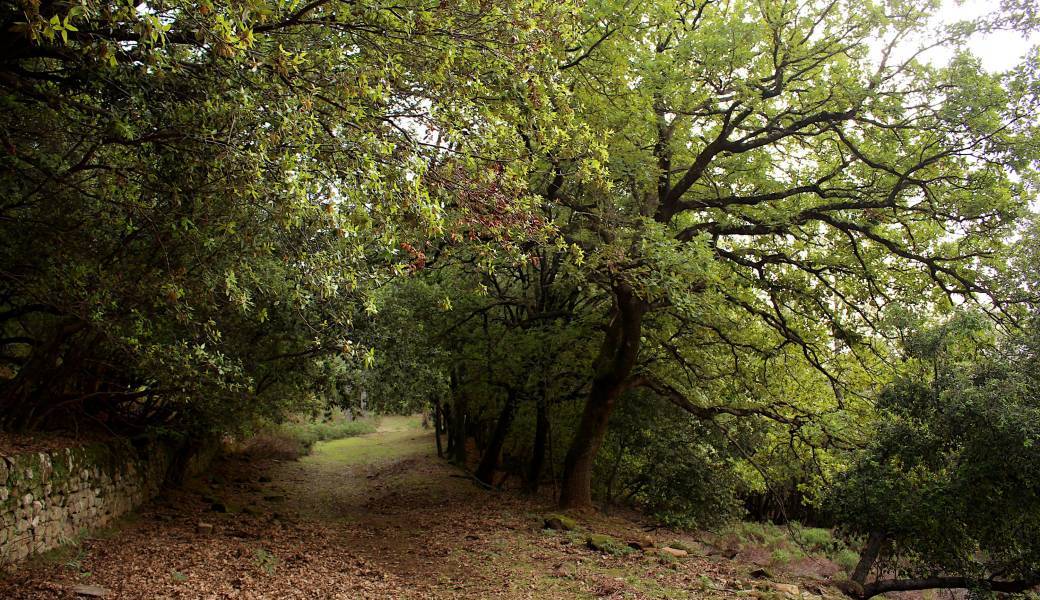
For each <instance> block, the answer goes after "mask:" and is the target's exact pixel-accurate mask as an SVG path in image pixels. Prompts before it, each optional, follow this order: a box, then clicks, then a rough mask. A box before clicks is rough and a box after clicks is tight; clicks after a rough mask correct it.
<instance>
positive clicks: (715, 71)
mask: <svg viewBox="0 0 1040 600" xmlns="http://www.w3.org/2000/svg"><path fill="white" fill-rule="evenodd" d="M939 6H940V3H937V2H932V3H919V2H903V1H900V0H883V1H878V2H867V3H861V2H842V1H839V0H829V1H817V0H806V1H802V2H799V1H796V0H777V1H766V2H756V1H746V0H701V1H691V2H687V1H672V0H661V1H655V2H629V1H614V0H590V1H588V2H573V3H572V2H543V1H541V0H515V1H503V2H499V1H495V2H484V1H470V0H460V1H440V2H427V1H421V0H415V1H413V0H405V1H404V2H398V3H393V4H381V3H371V2H367V1H348V0H313V1H312V2H310V3H305V2H300V1H298V0H293V1H277V2H267V1H262V0H242V1H235V2H210V1H208V0H206V1H196V0H167V1H160V2H146V3H141V4H134V3H126V2H109V1H106V0H83V1H81V2H64V1H50V0H42V1H41V0H18V1H17V2H8V3H5V4H4V5H3V6H2V7H0V21H2V28H3V30H4V31H5V35H4V37H3V39H2V40H0V90H2V92H0V104H2V110H0V139H2V142H3V146H4V152H3V155H2V157H0V165H2V167H0V186H2V187H0V189H2V191H3V193H2V194H0V239H2V240H3V243H2V244H0V426H2V428H3V429H4V430H7V431H13V432H24V431H54V430H63V431H70V430H98V431H106V432H108V433H110V434H115V435H120V436H131V437H133V436H140V435H162V436H171V437H175V438H177V439H180V440H183V441H184V442H185V447H187V448H190V447H191V446H192V443H193V440H199V439H204V438H207V437H213V436H236V435H244V434H248V433H250V432H254V431H256V430H258V429H259V428H262V427H264V426H265V425H267V424H271V423H277V422H280V421H283V420H285V419H287V418H290V417H292V416H294V415H300V414H317V413H320V412H322V411H324V410H327V409H328V408H330V407H339V408H344V409H348V410H354V411H356V410H359V409H361V408H362V407H364V408H365V409H367V410H376V411H381V412H390V413H411V412H418V411H422V412H428V413H429V414H430V415H431V417H432V419H433V421H434V424H435V427H436V428H437V431H438V443H440V440H441V437H442V436H441V435H440V432H443V434H444V435H443V439H444V447H443V448H439V450H442V451H443V453H444V454H445V455H446V456H447V457H449V458H450V459H451V460H453V461H456V462H457V463H458V464H460V465H463V466H466V467H468V468H470V469H472V473H473V476H474V477H475V478H476V479H477V480H479V481H480V482H482V483H483V484H484V485H487V486H496V485H500V484H501V482H502V478H503V477H513V481H521V482H522V484H523V486H524V488H525V489H526V490H528V491H529V492H532V493H533V492H536V491H537V490H538V489H539V488H540V487H543V489H544V486H550V487H551V488H552V491H553V494H554V497H555V498H557V499H558V501H559V503H560V504H561V506H562V507H564V508H575V509H586V508H589V507H591V506H593V504H594V503H596V504H598V505H600V506H601V507H606V508H609V507H610V506H616V505H625V506H636V507H639V508H641V509H642V510H645V511H646V512H647V513H649V514H652V515H654V516H655V518H657V519H659V520H660V521H661V522H662V523H666V524H669V525H674V526H680V527H691V528H693V527H705V526H711V525H713V524H717V523H720V522H724V521H726V520H730V519H735V518H741V517H746V516H750V517H754V518H758V519H770V520H774V521H778V522H783V521H787V520H790V519H800V520H805V521H808V522H815V523H820V524H825V525H828V526H831V525H836V526H839V527H840V528H841V530H842V531H844V532H845V533H846V534H847V535H848V536H850V537H851V538H852V539H855V540H858V541H859V542H860V543H861V544H862V546H863V549H864V550H863V552H862V553H861V562H860V564H859V566H858V567H857V568H856V570H855V573H854V574H853V578H852V579H853V582H854V583H856V584H857V585H858V586H859V587H858V588H855V589H852V591H851V593H852V594H853V595H858V596H869V595H874V594H877V593H881V592H884V591H889V590H900V589H921V588H931V587H974V588H977V589H979V590H981V591H997V592H1016V591H1023V590H1026V589H1028V588H1030V587H1032V586H1035V585H1037V584H1038V583H1040V543H1038V541H1040V381H1038V378H1040V368H1038V367H1040V364H1038V360H1040V321H1038V319H1040V305H1038V302H1040V295H1038V294H1040V276H1038V273H1040V225H1038V224H1037V223H1036V221H1035V214H1034V213H1033V212H1031V207H1032V208H1033V209H1035V208H1036V193H1037V185H1038V183H1040V182H1038V178H1037V172H1036V167H1037V164H1038V160H1040V137H1038V131H1037V127H1038V124H1040V123H1038V121H1037V114H1040V53H1038V52H1037V51H1036V49H1034V50H1033V51H1032V52H1031V53H1029V54H1027V55H1026V56H1025V57H1023V59H1022V61H1021V64H1019V65H1018V66H1016V67H1014V68H1012V69H1010V70H1007V71H1005V72H999V73H992V72H988V71H986V70H985V69H983V68H982V66H981V63H980V61H979V59H978V58H977V57H975V56H973V55H972V54H971V53H970V51H968V49H967V43H968V41H969V40H970V39H972V36H976V35H978V34H980V33H1003V34H1006V35H1017V34H1024V33H1029V32H1033V31H1036V29H1037V28H1038V26H1040V24H1038V15H1037V13H1036V7H1035V6H1033V5H1032V4H1031V3H1028V2H1022V3H1016V2H1012V1H1005V2H1004V3H1003V4H1001V6H1000V7H999V8H997V7H994V10H993V12H992V13H991V14H988V15H985V16H983V17H981V18H979V19H977V20H974V21H970V22H955V23H948V24H942V23H939V22H937V21H936V19H935V13H936V11H937V10H938V8H939ZM936 49H941V50H942V51H944V52H946V53H947V54H948V55H949V56H950V58H949V59H948V60H942V61H936V60H931V59H929V56H930V54H929V53H931V52H934V51H935V50H936ZM872 573H873V574H877V573H881V574H886V577H881V578H874V579H869V576H870V575H871V574H872Z"/></svg>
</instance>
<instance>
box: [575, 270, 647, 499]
mask: <svg viewBox="0 0 1040 600" xmlns="http://www.w3.org/2000/svg"><path fill="white" fill-rule="evenodd" d="M614 299H615V305H614V311H613V315H612V318H611V321H610V325H609V326H608V327H607V334H606V336H604V338H603V345H602V346H600V350H599V355H598V356H597V357H596V371H595V375H594V376H593V380H592V389H591V390H590V391H589V397H588V399H587V400H586V401H585V410H584V412H583V413H582V416H581V421H580V422H579V424H578V429H577V431H576V432H575V433H574V439H573V440H572V441H571V447H570V449H569V450H568V451H567V457H566V459H565V460H564V465H563V483H562V485H561V488H560V506H561V507H562V508H588V507H591V506H592V468H593V465H594V464H595V461H596V453H597V452H599V447H600V444H602V443H603V437H604V436H605V435H606V433H607V425H608V424H609V423H610V415H611V413H612V412H613V411H614V404H615V403H616V402H617V399H618V398H619V397H620V396H621V394H622V393H623V392H624V391H625V389H626V388H627V387H628V377H629V375H630V374H631V373H632V369H633V368H634V367H635V364H636V360H637V359H638V357H639V341H640V340H639V338H640V335H641V333H642V327H643V315H644V314H646V311H647V308H648V307H647V305H646V303H645V302H643V301H642V300H640V299H639V298H637V297H636V296H635V294H634V293H633V292H632V290H631V289H630V288H629V287H628V286H627V285H625V284H619V285H617V286H616V287H615V288H614Z"/></svg>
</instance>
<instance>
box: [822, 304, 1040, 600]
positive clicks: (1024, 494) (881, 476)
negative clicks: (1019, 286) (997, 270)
mask: <svg viewBox="0 0 1040 600" xmlns="http://www.w3.org/2000/svg"><path fill="white" fill-rule="evenodd" d="M1033 318H1034V321H1033V323H1032V325H1031V327H1029V328H1028V329H1027V330H1026V332H1024V333H1018V334H1015V335H1013V336H1010V337H1005V338H1004V339H1003V340H1001V341H999V342H996V343H995V342H994V337H995V332H994V331H993V328H992V327H991V326H989V325H988V324H987V323H986V322H985V321H983V320H981V319H979V318H978V316H977V315H975V316H973V315H970V314H965V315H961V316H959V317H957V318H955V319H953V320H951V321H949V322H947V323H945V324H943V325H941V326H937V327H933V328H928V329H925V330H924V331H917V332H915V333H914V334H913V335H910V336H908V343H907V348H906V352H907V354H908V360H909V367H908V372H907V373H906V374H905V376H904V377H902V378H900V379H899V380H897V381H896V382H895V383H893V384H892V385H891V386H889V387H888V388H887V389H886V390H885V393H884V394H883V395H882V397H881V402H880V409H881V410H883V411H884V413H885V415H886V418H884V419H883V420H882V422H881V424H880V426H879V429H878V432H877V436H876V438H875V440H874V442H873V443H872V444H871V445H870V447H869V449H868V450H867V451H866V452H864V453H863V454H862V455H861V456H860V458H859V460H858V461H857V462H856V463H855V465H854V467H853V468H852V469H850V470H849V471H848V473H846V474H845V475H844V476H843V477H842V478H841V479H839V481H838V484H837V485H836V486H835V488H834V490H833V494H832V496H831V504H832V510H833V511H834V513H835V515H837V516H838V518H839V519H840V522H841V523H843V524H844V526H845V527H846V528H847V529H848V530H849V532H850V533H855V534H859V535H862V536H863V537H865V538H866V539H867V540H868V541H867V544H866V546H865V548H864V550H863V552H862V553H861V560H860V562H859V565H858V566H857V567H856V569H855V571H854V573H853V575H852V583H851V584H850V585H848V586H847V588H846V589H847V592H848V593H849V594H850V595H852V596H854V597H858V598H870V597H872V596H876V595H878V594H883V593H886V592H893V591H904V590H921V589H930V588H969V589H974V590H978V591H979V592H1023V591H1026V590H1028V589H1030V588H1032V587H1034V586H1036V585H1040V546H1038V544H1037V540H1040V450H1038V448H1040V444H1038V442H1040V426H1038V424H1040V375H1038V373H1040V370H1038V367H1040V335H1038V334H1040V329H1038V327H1037V325H1038V322H1037V321H1036V313H1034V317H1033Z"/></svg>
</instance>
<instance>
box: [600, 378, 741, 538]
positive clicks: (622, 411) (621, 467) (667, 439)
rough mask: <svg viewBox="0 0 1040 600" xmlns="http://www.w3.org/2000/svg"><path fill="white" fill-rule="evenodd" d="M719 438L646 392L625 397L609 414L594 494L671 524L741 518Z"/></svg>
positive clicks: (698, 524)
mask: <svg viewBox="0 0 1040 600" xmlns="http://www.w3.org/2000/svg"><path fill="white" fill-rule="evenodd" d="M720 437H721V436H720V435H719V433H718V432H717V431H715V430H714V429H712V428H710V427H706V426H705V425H704V424H702V423H698V422H695V421H690V420H688V419H684V418H682V414H681V412H680V411H679V410H678V409H676V408H675V407H672V406H669V405H666V404H665V405H662V403H661V402H660V401H659V400H658V399H657V398H655V397H653V396H652V395H649V394H642V395H641V396H637V397H634V398H631V399H630V400H629V401H628V402H626V403H625V404H624V405H622V406H621V407H620V408H619V410H618V411H617V412H615V413H614V416H613V422H612V423H611V429H610V431H609V433H608V436H607V440H606V442H605V443H604V446H603V451H602V453H601V454H600V457H599V461H598V462H597V472H596V478H595V479H596V481H597V482H599V486H597V488H596V489H595V491H596V492H597V495H598V496H599V497H601V498H604V499H605V500H606V502H608V503H610V502H614V501H618V500H621V501H624V502H626V503H629V504H634V505H637V506H641V507H642V508H644V509H645V510H646V511H647V512H649V513H650V514H652V515H654V517H656V518H657V519H659V520H660V521H661V522H662V523H664V524H666V525H669V526H673V527H680V528H689V529H694V528H701V527H715V526H718V525H720V524H723V523H725V522H727V521H729V520H732V519H734V518H737V517H740V516H741V508H740V505H739V501H738V493H739V492H740V491H741V482H740V480H739V478H738V476H737V472H736V471H735V470H734V469H733V468H732V466H731V464H730V463H729V461H730V460H731V459H732V458H733V457H732V456H729V455H728V453H727V444H726V441H725V439H720Z"/></svg>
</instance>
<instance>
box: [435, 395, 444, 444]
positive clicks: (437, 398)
mask: <svg viewBox="0 0 1040 600" xmlns="http://www.w3.org/2000/svg"><path fill="white" fill-rule="evenodd" d="M442 431H443V424H442V423H441V397H440V396H439V395H435V396H434V397H433V435H434V437H436V438H437V458H444V448H442V447H441V433H442Z"/></svg>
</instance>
